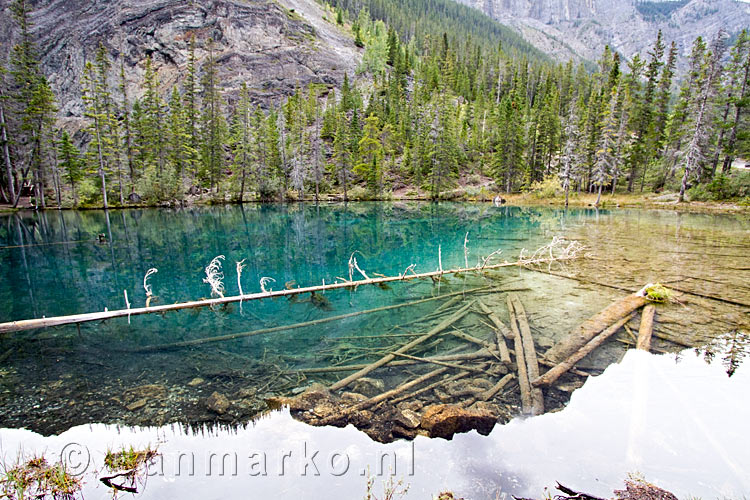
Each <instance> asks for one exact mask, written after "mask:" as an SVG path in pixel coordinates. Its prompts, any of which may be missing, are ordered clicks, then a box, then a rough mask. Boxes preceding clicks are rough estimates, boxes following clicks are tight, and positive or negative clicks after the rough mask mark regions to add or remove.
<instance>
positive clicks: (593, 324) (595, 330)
mask: <svg viewBox="0 0 750 500" xmlns="http://www.w3.org/2000/svg"><path fill="white" fill-rule="evenodd" d="M644 290H645V287H644V288H643V289H641V290H639V291H638V292H636V293H633V294H631V295H628V296H626V297H623V298H622V299H620V300H618V301H617V302H615V303H613V304H611V305H610V306H608V307H606V308H605V309H604V310H602V311H601V312H600V313H598V314H596V315H595V316H593V317H591V318H589V319H588V320H586V321H584V322H583V323H582V324H581V325H580V326H578V327H577V328H576V329H574V330H573V331H572V332H571V333H570V335H568V337H567V338H565V339H564V340H562V341H561V342H559V343H558V344H556V345H554V346H553V347H552V348H551V349H550V350H549V351H547V353H546V354H545V357H546V358H547V359H548V360H550V361H552V362H554V363H559V362H560V361H562V360H564V359H566V358H567V357H568V356H570V355H571V354H573V353H574V352H576V351H577V350H578V349H580V348H581V347H583V346H584V345H586V343H587V342H589V341H590V340H591V339H593V338H594V337H596V336H597V335H598V334H599V333H601V332H602V331H603V330H604V329H605V328H607V327H608V326H610V325H611V324H613V323H615V322H616V321H618V320H620V319H622V318H624V317H626V316H628V315H629V314H630V313H632V312H633V311H635V310H636V309H639V308H641V307H643V306H645V305H646V304H648V302H649V301H648V299H647V298H646V297H645V293H644Z"/></svg>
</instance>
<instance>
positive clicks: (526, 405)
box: [508, 300, 532, 415]
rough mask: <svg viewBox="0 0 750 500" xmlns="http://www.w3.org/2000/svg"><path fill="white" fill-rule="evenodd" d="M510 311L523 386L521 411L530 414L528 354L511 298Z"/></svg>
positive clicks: (517, 363) (520, 378)
mask: <svg viewBox="0 0 750 500" xmlns="http://www.w3.org/2000/svg"><path fill="white" fill-rule="evenodd" d="M508 313H509V314H510V329H511V331H512V332H513V344H514V346H515V348H516V352H515V355H516V369H517V370H518V385H519V387H520V388H521V411H522V412H523V413H524V414H525V415H530V414H531V412H532V406H531V382H530V381H529V373H528V369H527V366H526V356H525V355H524V353H523V340H522V339H521V332H520V331H519V329H518V323H517V322H516V318H515V314H514V312H513V304H512V303H511V302H510V300H508Z"/></svg>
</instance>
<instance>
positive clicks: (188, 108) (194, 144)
mask: <svg viewBox="0 0 750 500" xmlns="http://www.w3.org/2000/svg"><path fill="white" fill-rule="evenodd" d="M195 63H196V60H195V35H191V37H190V45H189V52H188V63H187V69H186V73H185V80H184V82H183V89H184V90H183V109H184V110H185V119H186V120H187V133H188V135H189V136H190V140H189V143H188V145H189V147H190V149H189V151H190V155H189V156H188V157H187V158H186V159H185V162H186V164H185V168H186V169H187V171H188V172H189V173H190V176H191V178H192V179H193V181H195V180H196V179H197V178H198V168H199V166H200V151H201V144H200V131H199V130H198V122H199V120H200V112H199V110H198V70H197V68H196V65H195Z"/></svg>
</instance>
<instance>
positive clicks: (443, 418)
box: [421, 404, 497, 439]
mask: <svg viewBox="0 0 750 500" xmlns="http://www.w3.org/2000/svg"><path fill="white" fill-rule="evenodd" d="M496 421H497V417H496V416H495V415H493V414H492V413H490V412H489V411H487V410H482V409H466V408H462V407H461V406H457V405H446V404H443V405H431V406H428V407H427V409H425V411H424V413H423V414H422V422H421V426H422V428H423V429H425V430H426V431H428V432H429V433H430V437H441V438H445V439H451V438H452V437H453V435H454V434H456V433H461V432H468V431H470V430H472V429H476V430H477V432H479V433H480V434H482V435H485V436H486V435H487V434H489V433H490V431H491V430H492V428H493V427H494V426H495V423H496Z"/></svg>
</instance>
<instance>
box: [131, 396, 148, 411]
mask: <svg viewBox="0 0 750 500" xmlns="http://www.w3.org/2000/svg"><path fill="white" fill-rule="evenodd" d="M147 404H148V399H146V398H142V399H139V400H137V401H135V402H134V403H130V404H129V405H127V406H126V407H125V408H127V409H128V411H136V410H140V409H141V408H143V407H144V406H146V405H147Z"/></svg>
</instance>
